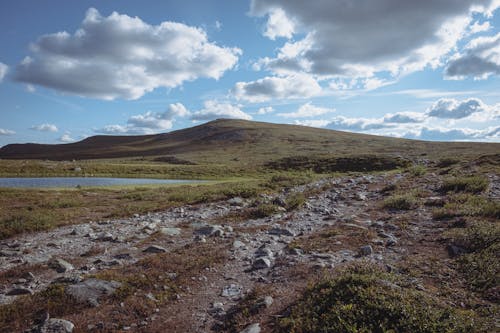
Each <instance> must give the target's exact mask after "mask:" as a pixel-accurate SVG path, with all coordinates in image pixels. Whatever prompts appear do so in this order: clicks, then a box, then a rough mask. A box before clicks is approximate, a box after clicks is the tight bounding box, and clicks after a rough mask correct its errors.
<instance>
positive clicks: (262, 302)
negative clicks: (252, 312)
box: [257, 296, 274, 308]
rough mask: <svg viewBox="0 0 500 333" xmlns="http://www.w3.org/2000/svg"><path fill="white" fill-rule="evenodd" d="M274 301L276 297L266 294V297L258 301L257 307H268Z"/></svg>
mask: <svg viewBox="0 0 500 333" xmlns="http://www.w3.org/2000/svg"><path fill="white" fill-rule="evenodd" d="M273 302H274V299H273V298H272V297H271V296H266V297H264V298H261V299H260V300H259V301H258V302H257V307H258V308H268V307H270V306H271V305H272V304H273Z"/></svg>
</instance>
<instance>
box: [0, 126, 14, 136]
mask: <svg viewBox="0 0 500 333" xmlns="http://www.w3.org/2000/svg"><path fill="white" fill-rule="evenodd" d="M14 134H16V132H14V131H11V130H8V129H4V128H0V135H14Z"/></svg>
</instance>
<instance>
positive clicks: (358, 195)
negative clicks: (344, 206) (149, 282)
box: [355, 192, 367, 201]
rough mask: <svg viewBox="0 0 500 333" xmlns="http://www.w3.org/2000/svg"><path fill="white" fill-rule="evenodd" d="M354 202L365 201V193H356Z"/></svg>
mask: <svg viewBox="0 0 500 333" xmlns="http://www.w3.org/2000/svg"><path fill="white" fill-rule="evenodd" d="M355 198H356V200H359V201H366V199H367V198H366V193H364V192H358V193H356V196H355Z"/></svg>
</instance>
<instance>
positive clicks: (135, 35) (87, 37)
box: [15, 8, 241, 100]
mask: <svg viewBox="0 0 500 333" xmlns="http://www.w3.org/2000/svg"><path fill="white" fill-rule="evenodd" d="M32 52H33V57H26V58H25V60H23V61H22V62H21V63H20V64H19V65H18V66H17V69H16V73H15V79H16V80H18V81H20V82H25V83H29V84H37V85H41V86H45V87H49V88H53V89H56V90H59V91H62V92H67V93H71V94H76V95H80V96H85V97H92V98H100V99H107V100H112V99H115V98H124V99H137V98H140V97H141V96H143V95H144V94H145V93H147V92H150V91H152V90H153V89H155V88H158V87H166V88H173V87H177V86H179V85H181V84H182V83H183V82H185V81H192V80H195V79H197V78H200V77H205V78H213V79H219V78H220V77H221V76H222V75H223V73H224V72H225V71H227V70H229V69H231V68H233V67H234V66H235V65H236V63H237V61H238V56H239V55H240V54H241V50H239V49H237V48H228V47H221V46H218V45H216V44H215V43H212V42H209V41H208V38H207V34H206V32H205V31H204V30H202V29H200V28H195V27H191V26H188V25H185V24H182V23H176V22H162V23H160V24H159V25H150V24H148V23H146V22H144V21H142V20H141V19H140V18H138V17H130V16H127V15H121V14H118V13H116V12H113V13H112V14H111V15H110V16H108V17H103V16H101V15H100V14H99V12H98V11H97V10H96V9H93V8H91V9H89V10H88V11H87V14H86V16H85V19H84V20H83V22H82V25H81V28H80V29H78V30H77V31H76V32H75V33H74V34H73V35H71V34H69V33H67V32H65V31H64V32H58V33H54V34H50V35H44V36H41V37H40V38H39V39H38V40H37V42H36V43H34V44H33V46H32Z"/></svg>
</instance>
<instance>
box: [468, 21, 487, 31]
mask: <svg viewBox="0 0 500 333" xmlns="http://www.w3.org/2000/svg"><path fill="white" fill-rule="evenodd" d="M490 29H491V25H490V22H488V21H485V22H483V23H479V22H478V21H476V22H474V23H473V24H472V25H471V26H470V27H469V32H470V34H477V33H480V32H484V31H488V30H490Z"/></svg>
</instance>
